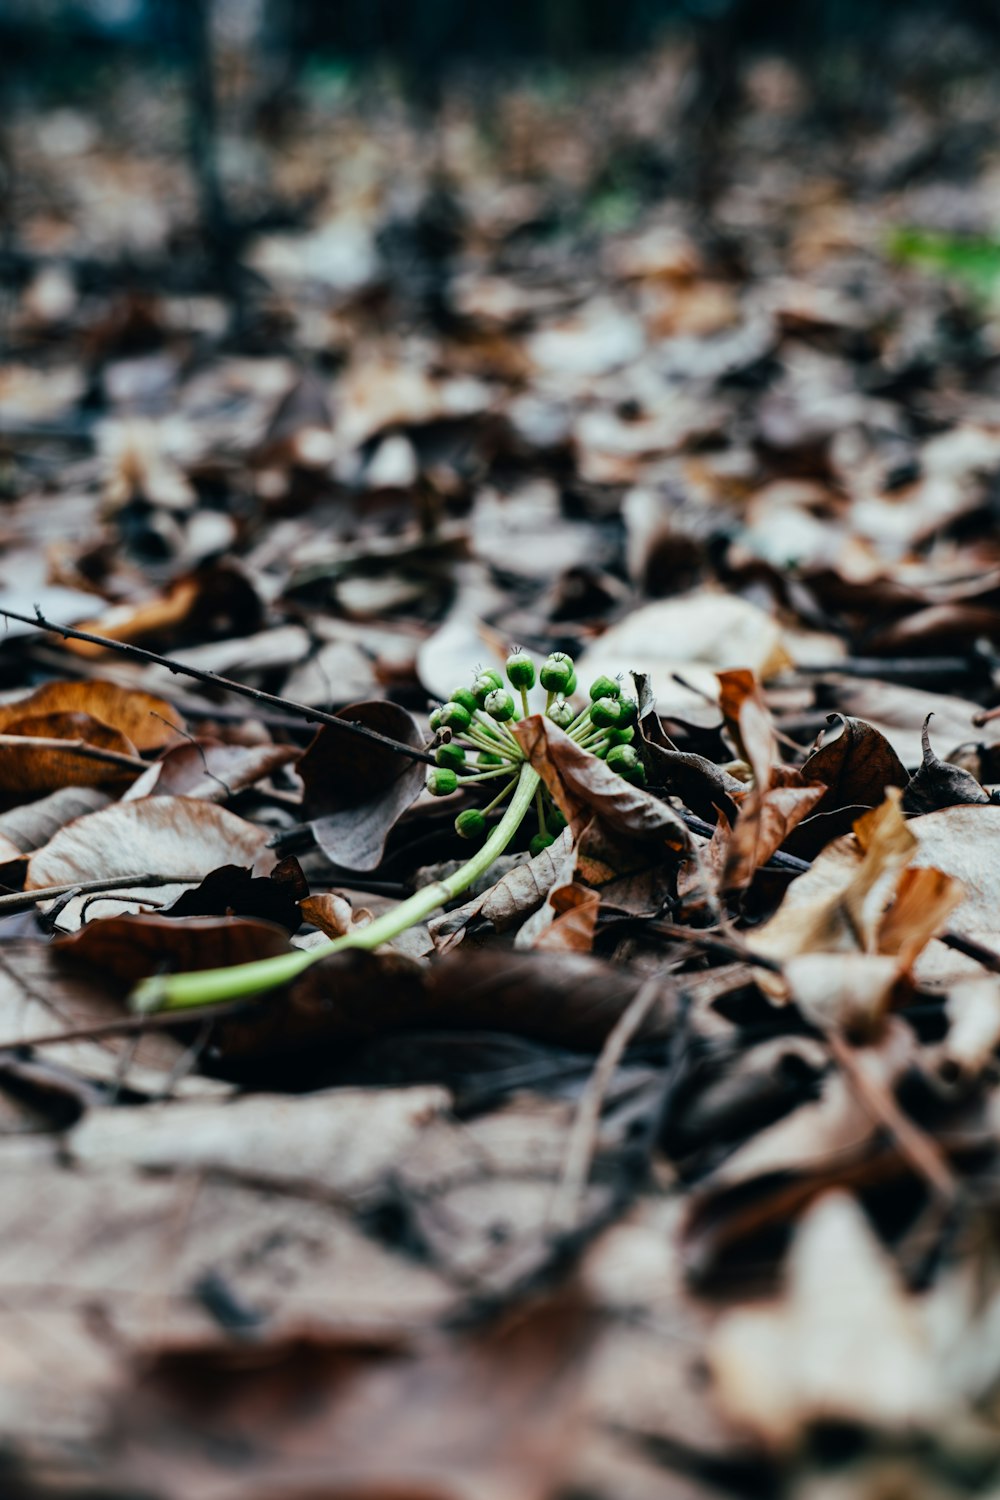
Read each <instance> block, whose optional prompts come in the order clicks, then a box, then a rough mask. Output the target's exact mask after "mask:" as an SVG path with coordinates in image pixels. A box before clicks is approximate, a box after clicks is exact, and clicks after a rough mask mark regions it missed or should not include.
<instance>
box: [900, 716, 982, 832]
mask: <svg viewBox="0 0 1000 1500" xmlns="http://www.w3.org/2000/svg"><path fill="white" fill-rule="evenodd" d="M931 717H932V716H931V715H930V714H928V715H927V718H926V719H925V720H924V726H923V729H922V730H921V731H920V744H921V749H922V752H923V754H922V758H921V761H920V765H919V766H918V767H917V770H916V772H915V773H914V775H913V776H912V777H911V778H910V781H909V783H908V785H907V787H906V791H905V793H904V794H903V807H904V808H905V810H906V811H907V812H908V813H929V812H936V811H937V810H938V808H941V807H955V806H958V805H960V804H961V803H973V804H975V803H977V802H989V801H990V795H989V793H988V792H986V791H984V790H983V788H982V787H981V786H980V784H979V782H978V781H977V780H976V778H975V777H974V776H973V775H972V774H971V772H969V771H964V770H963V769H962V768H961V766H953V765H949V764H948V763H947V762H945V761H943V760H939V759H938V757H937V756H936V755H935V754H934V751H933V750H932V749H931V739H930V722H931Z"/></svg>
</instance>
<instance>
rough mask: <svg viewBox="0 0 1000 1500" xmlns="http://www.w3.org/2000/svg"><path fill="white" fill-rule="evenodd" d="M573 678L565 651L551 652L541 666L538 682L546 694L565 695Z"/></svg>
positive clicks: (569, 661)
mask: <svg viewBox="0 0 1000 1500" xmlns="http://www.w3.org/2000/svg"><path fill="white" fill-rule="evenodd" d="M574 678H575V673H574V671H573V661H572V658H571V657H569V656H567V655H566V653H565V651H553V653H552V655H551V656H549V657H547V658H546V660H545V662H544V663H543V664H542V670H541V671H540V672H539V674H538V680H539V682H540V683H541V684H542V687H543V688H544V689H545V691H546V692H547V693H566V692H569V691H570V688H569V683H570V682H572V681H573V680H574Z"/></svg>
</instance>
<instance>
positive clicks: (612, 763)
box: [608, 745, 642, 776]
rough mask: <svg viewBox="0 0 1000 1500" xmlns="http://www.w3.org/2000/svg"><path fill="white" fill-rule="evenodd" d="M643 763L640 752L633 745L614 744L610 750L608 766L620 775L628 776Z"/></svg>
mask: <svg viewBox="0 0 1000 1500" xmlns="http://www.w3.org/2000/svg"><path fill="white" fill-rule="evenodd" d="M641 764H642V762H641V761H640V759H639V752H638V751H637V750H636V749H635V747H634V746H632V745H612V746H611V749H610V750H609V751H608V766H609V768H610V769H611V770H612V771H617V773H618V775H619V776H627V775H628V774H629V772H630V771H634V770H635V768H636V766H639V765H641Z"/></svg>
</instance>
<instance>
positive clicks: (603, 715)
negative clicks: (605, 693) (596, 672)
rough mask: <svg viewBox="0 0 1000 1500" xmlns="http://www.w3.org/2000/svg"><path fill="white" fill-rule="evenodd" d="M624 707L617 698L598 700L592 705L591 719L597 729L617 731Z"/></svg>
mask: <svg viewBox="0 0 1000 1500" xmlns="http://www.w3.org/2000/svg"><path fill="white" fill-rule="evenodd" d="M621 718H622V706H621V704H620V703H619V701H618V699H617V698H597V699H596V700H595V701H594V702H593V703H591V705H590V719H591V722H592V723H593V724H594V725H595V727H596V728H597V729H617V728H618V726H619V724H620V723H621Z"/></svg>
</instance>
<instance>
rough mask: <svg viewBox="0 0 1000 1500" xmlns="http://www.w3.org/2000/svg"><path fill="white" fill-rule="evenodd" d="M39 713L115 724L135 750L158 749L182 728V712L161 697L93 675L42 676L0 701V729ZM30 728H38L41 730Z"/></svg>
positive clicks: (39, 714) (170, 743)
mask: <svg viewBox="0 0 1000 1500" xmlns="http://www.w3.org/2000/svg"><path fill="white" fill-rule="evenodd" d="M44 714H89V715H90V717H91V718H92V719H98V720H99V721H100V722H101V723H102V724H106V725H108V726H109V728H111V729H117V730H118V731H119V733H120V734H122V735H124V737H125V739H126V740H127V741H129V742H130V744H131V745H133V746H135V749H136V750H139V751H145V750H162V749H163V748H164V747H165V746H167V745H172V744H173V743H174V742H175V741H176V739H177V736H178V731H179V730H182V729H183V728H184V720H183V719H182V717H181V715H180V714H179V713H178V712H177V710H176V709H175V708H174V707H173V705H172V704H170V703H167V702H166V700H165V699H163V698H156V697H154V696H153V694H152V693H144V692H141V691H139V690H138V689H130V688H121V687H117V686H116V685H115V683H113V682H103V681H101V680H100V679H98V678H95V679H93V680H84V681H66V682H47V683H45V684H44V685H43V686H42V687H40V688H36V689H35V691H34V692H33V693H29V694H28V695H27V697H25V698H16V699H14V700H13V701H12V702H9V703H4V704H3V705H0V733H10V732H11V731H10V726H11V725H12V724H13V723H14V722H15V721H16V720H17V719H25V718H37V717H39V716H41V715H44ZM17 732H20V733H23V732H24V731H15V733H17ZM34 732H35V733H38V734H41V733H42V730H40V729H39V730H36V731H34ZM83 737H84V738H87V736H83Z"/></svg>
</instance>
